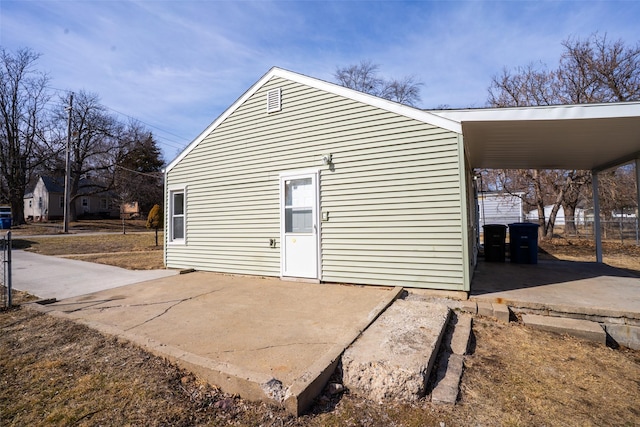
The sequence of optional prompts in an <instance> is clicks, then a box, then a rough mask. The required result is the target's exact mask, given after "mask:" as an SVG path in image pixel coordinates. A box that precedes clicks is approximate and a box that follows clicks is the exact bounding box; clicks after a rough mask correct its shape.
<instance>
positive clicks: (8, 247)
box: [5, 231, 13, 308]
mask: <svg viewBox="0 0 640 427" xmlns="http://www.w3.org/2000/svg"><path fill="white" fill-rule="evenodd" d="M6 250H7V259H6V261H5V262H6V263H7V266H6V272H7V276H6V280H7V306H8V307H9V308H11V306H12V305H13V304H12V301H11V231H8V232H7V249H6Z"/></svg>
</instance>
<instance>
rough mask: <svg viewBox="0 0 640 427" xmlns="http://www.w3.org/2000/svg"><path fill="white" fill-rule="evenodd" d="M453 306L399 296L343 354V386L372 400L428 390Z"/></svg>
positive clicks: (410, 398) (406, 397)
mask: <svg viewBox="0 0 640 427" xmlns="http://www.w3.org/2000/svg"><path fill="white" fill-rule="evenodd" d="M450 314H451V310H450V309H449V308H448V307H447V306H445V305H442V304H433V303H427V302H424V301H415V300H397V301H395V302H394V303H393V304H392V305H391V306H390V307H389V308H387V310H386V311H385V312H384V313H382V314H381V315H380V317H379V318H378V319H377V320H376V321H375V322H374V323H373V324H372V325H371V326H369V328H367V330H365V331H364V332H363V333H362V335H361V336H360V337H359V338H358V339H357V340H356V341H355V342H354V343H353V344H352V345H351V346H350V347H349V348H348V349H347V350H345V352H344V354H343V355H342V377H343V378H342V379H343V384H344V385H345V386H346V387H347V388H349V390H350V391H351V392H354V393H356V394H359V395H361V396H363V397H365V398H368V399H369V400H372V401H376V402H379V401H382V400H385V399H394V400H401V401H415V400H417V399H419V398H421V397H422V396H424V395H425V393H426V387H427V380H428V379H429V377H430V374H431V371H432V368H433V366H434V364H435V360H436V357H437V354H438V350H439V346H440V342H441V340H442V336H443V335H444V330H445V328H446V325H447V322H448V320H449V317H450Z"/></svg>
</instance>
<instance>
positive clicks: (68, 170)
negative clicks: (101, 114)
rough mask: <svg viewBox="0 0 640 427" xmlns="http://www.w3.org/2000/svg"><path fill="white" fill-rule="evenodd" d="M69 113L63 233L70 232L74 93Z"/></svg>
mask: <svg viewBox="0 0 640 427" xmlns="http://www.w3.org/2000/svg"><path fill="white" fill-rule="evenodd" d="M66 110H67V112H68V113H69V117H68V119H67V150H66V155H65V168H64V170H65V172H64V227H63V230H62V231H63V232H64V233H68V232H69V209H70V203H69V199H70V193H69V192H70V191H71V188H70V187H71V113H72V112H73V92H71V95H70V96H69V106H68V107H67V108H66Z"/></svg>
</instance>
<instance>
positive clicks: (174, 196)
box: [170, 190, 185, 243]
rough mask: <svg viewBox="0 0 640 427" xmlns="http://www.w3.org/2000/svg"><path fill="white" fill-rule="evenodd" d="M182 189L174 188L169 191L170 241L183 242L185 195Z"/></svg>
mask: <svg viewBox="0 0 640 427" xmlns="http://www.w3.org/2000/svg"><path fill="white" fill-rule="evenodd" d="M184 194H185V192H184V190H176V191H172V192H171V193H170V197H171V199H170V203H171V211H170V212H171V222H170V227H171V230H170V241H172V242H182V243H184V238H185V220H184V212H185V197H184Z"/></svg>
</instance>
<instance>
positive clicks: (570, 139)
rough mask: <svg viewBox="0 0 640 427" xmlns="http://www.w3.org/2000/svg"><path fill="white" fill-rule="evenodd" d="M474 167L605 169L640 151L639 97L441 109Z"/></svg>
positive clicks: (629, 158)
mask: <svg viewBox="0 0 640 427" xmlns="http://www.w3.org/2000/svg"><path fill="white" fill-rule="evenodd" d="M429 113H431V114H434V115H437V116H440V117H443V118H447V119H450V120H453V121H456V122H459V123H460V124H461V126H462V134H463V137H464V144H465V147H466V149H467V153H468V155H469V161H470V163H471V167H474V168H495V169H529V168H535V169H589V170H602V169H606V168H609V167H613V166H617V165H620V164H622V163H626V162H628V161H631V160H633V159H635V158H638V157H640V102H625V103H612V104H581V105H559V106H543V107H518V108H485V109H470V110H438V111H429Z"/></svg>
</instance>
